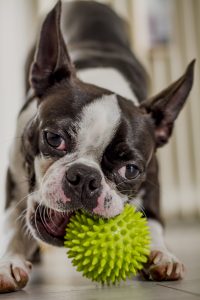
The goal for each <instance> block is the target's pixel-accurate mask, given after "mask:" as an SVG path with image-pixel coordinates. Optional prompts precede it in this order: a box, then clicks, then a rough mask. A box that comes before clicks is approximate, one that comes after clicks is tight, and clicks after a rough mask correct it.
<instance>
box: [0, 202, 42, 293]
mask: <svg viewBox="0 0 200 300" xmlns="http://www.w3.org/2000/svg"><path fill="white" fill-rule="evenodd" d="M22 213H23V212H22V211H21V209H20V207H17V204H16V202H13V204H12V205H11V206H10V207H9V208H8V209H6V211H5V214H4V217H3V220H2V221H3V222H2V224H1V234H0V245H1V248H0V249H1V256H0V293H4V292H12V291H16V290H19V289H22V288H23V287H24V286H25V285H26V284H27V282H28V279H29V274H30V271H31V268H32V264H31V263H30V261H29V259H31V256H32V255H33V253H34V252H35V251H36V249H37V244H36V241H35V240H34V239H33V238H31V237H30V236H29V234H28V232H27V229H26V228H25V226H26V225H25V220H24V218H23V216H22Z"/></svg>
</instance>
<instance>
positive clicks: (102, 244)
mask: <svg viewBox="0 0 200 300" xmlns="http://www.w3.org/2000/svg"><path fill="white" fill-rule="evenodd" d="M64 245H65V247H66V248H68V257H69V258H71V259H72V263H73V265H74V266H76V268H77V271H80V272H82V274H83V276H85V277H87V278H90V279H91V280H93V281H97V282H101V283H103V284H104V283H106V284H111V283H113V284H114V283H116V282H119V281H120V280H126V279H127V278H128V277H130V276H131V275H136V274H137V272H138V271H139V270H141V269H142V267H143V264H144V263H146V262H147V259H148V255H149V252H150V250H149V246H150V235H149V228H148V226H147V220H146V219H145V218H144V217H143V216H142V213H141V212H138V211H136V209H135V207H133V206H131V205H129V204H127V205H126V206H125V208H124V211H123V212H122V213H121V214H120V215H118V216H116V217H114V218H112V219H102V218H98V217H97V216H90V215H89V214H88V213H86V212H83V211H81V212H80V211H78V212H77V213H76V214H75V215H74V216H73V217H71V220H70V223H69V225H68V227H67V228H66V236H65V242H64Z"/></svg>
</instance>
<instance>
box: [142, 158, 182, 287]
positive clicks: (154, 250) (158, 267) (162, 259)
mask: <svg viewBox="0 0 200 300" xmlns="http://www.w3.org/2000/svg"><path fill="white" fill-rule="evenodd" d="M143 193H144V195H143V199H142V201H143V207H144V211H145V214H146V216H147V218H148V224H149V228H150V234H151V253H150V257H149V261H148V263H147V264H146V266H145V268H144V270H143V275H144V276H145V278H147V279H150V280H156V281H162V280H178V279H181V278H183V275H184V271H185V268H184V265H183V264H182V263H181V262H180V260H179V259H178V258H177V257H176V256H175V255H174V254H172V253H171V252H170V251H169V249H168V247H167V246H166V243H165V238H164V230H163V225H162V220H161V217H160V193H159V181H158V166H157V160H156V158H155V156H154V157H153V159H152V161H151V163H150V165H149V168H148V172H147V178H146V181H145V183H144V185H143Z"/></svg>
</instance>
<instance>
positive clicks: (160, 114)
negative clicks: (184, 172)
mask: <svg viewBox="0 0 200 300" xmlns="http://www.w3.org/2000/svg"><path fill="white" fill-rule="evenodd" d="M194 64H195V60H193V61H192V62H191V63H190V64H189V65H188V67H187V69H186V72H185V73H184V75H183V76H182V77H180V78H179V79H178V80H177V81H175V82H174V83H173V84H171V85H170V86H169V87H168V88H166V89H165V90H163V91H162V92H161V93H159V94H158V95H156V96H155V97H153V98H151V99H148V100H146V101H144V102H142V104H141V108H144V109H145V110H146V111H147V113H148V114H150V115H151V118H152V119H153V122H154V125H155V139H156V144H157V147H161V146H163V145H164V144H166V143H167V141H168V139H169V137H170V136H171V133H172V129H173V125H174V121H175V120H176V118H177V116H178V114H179V112H180V111H181V109H182V107H183V105H184V103H185V101H186V99H187V97H188V95H189V93H190V90H191V88H192V85H193V77H194Z"/></svg>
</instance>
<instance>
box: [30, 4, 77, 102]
mask: <svg viewBox="0 0 200 300" xmlns="http://www.w3.org/2000/svg"><path fill="white" fill-rule="evenodd" d="M60 17H61V1H58V2H57V4H56V5H55V7H54V8H53V9H52V10H51V11H50V12H49V14H48V15H47V16H46V19H45V20H44V23H43V25H42V29H41V33H40V38H39V43H38V46H37V49H36V53H35V59H34V61H33V64H32V66H31V71H30V83H31V86H32V88H33V89H34V92H35V94H36V96H39V97H40V96H42V95H43V94H44V93H45V91H46V90H47V89H48V88H49V87H51V86H53V85H54V84H55V83H56V82H59V81H61V80H63V79H70V77H71V76H72V75H73V74H74V72H75V71H74V67H73V65H72V63H71V61H70V58H69V55H68V52H67V49H66V46H65V42H64V39H63V36H62V33H61V29H60Z"/></svg>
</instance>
